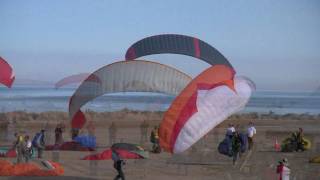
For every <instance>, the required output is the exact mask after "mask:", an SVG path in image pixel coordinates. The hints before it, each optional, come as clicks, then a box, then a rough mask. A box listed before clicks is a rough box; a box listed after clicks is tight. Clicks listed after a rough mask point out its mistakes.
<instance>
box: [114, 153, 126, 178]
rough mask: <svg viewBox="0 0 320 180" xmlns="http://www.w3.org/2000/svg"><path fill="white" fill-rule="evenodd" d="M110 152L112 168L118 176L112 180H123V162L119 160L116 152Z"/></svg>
mask: <svg viewBox="0 0 320 180" xmlns="http://www.w3.org/2000/svg"><path fill="white" fill-rule="evenodd" d="M111 151H112V160H113V167H114V168H115V169H116V170H117V172H118V175H117V176H116V177H115V178H114V180H118V179H122V180H125V177H124V173H123V171H122V166H123V165H125V162H124V161H123V160H122V159H121V158H120V156H119V154H118V153H117V151H115V150H114V149H111Z"/></svg>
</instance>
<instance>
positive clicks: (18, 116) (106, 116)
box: [0, 109, 320, 128]
mask: <svg viewBox="0 0 320 180" xmlns="http://www.w3.org/2000/svg"><path fill="white" fill-rule="evenodd" d="M85 115H86V118H87V119H89V120H93V121H95V122H98V123H99V124H101V123H102V122H103V124H110V122H113V121H114V122H118V121H120V122H124V121H131V122H132V121H135V122H137V121H138V122H142V121H144V120H147V121H153V122H154V123H155V124H157V123H160V122H161V120H162V118H163V115H164V112H163V111H132V110H128V109H123V110H121V111H115V112H95V111H85ZM268 119H270V120H285V121H287V120H316V121H320V114H317V115H314V114H306V113H304V114H294V113H289V114H284V115H280V114H275V113H273V112H270V113H241V114H240V113H238V114H234V115H232V116H230V117H229V118H228V119H227V120H225V121H224V122H223V123H222V124H225V123H226V122H227V121H238V120H240V121H241V122H243V121H250V120H253V121H259V120H268ZM0 120H1V121H0V128H1V127H5V126H6V124H8V123H9V122H13V123H18V122H21V123H22V122H23V123H29V122H30V123H39V122H42V123H44V122H47V123H48V122H49V123H50V124H51V123H53V124H54V123H58V122H65V123H66V124H68V122H70V118H69V114H68V113H67V112H62V111H47V112H40V113H35V112H25V111H14V112H3V113H0Z"/></svg>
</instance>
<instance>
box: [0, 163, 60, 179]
mask: <svg viewBox="0 0 320 180" xmlns="http://www.w3.org/2000/svg"><path fill="white" fill-rule="evenodd" d="M41 166H44V167H45V168H43V167H41ZM41 166H40V165H38V164H36V163H34V162H29V163H21V164H12V163H11V162H9V161H6V160H0V176H61V175H63V174H64V169H63V167H62V166H61V165H60V164H59V163H55V162H51V161H41Z"/></svg>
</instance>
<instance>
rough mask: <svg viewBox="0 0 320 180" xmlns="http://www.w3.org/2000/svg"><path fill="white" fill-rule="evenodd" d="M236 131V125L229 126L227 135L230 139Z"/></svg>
mask: <svg viewBox="0 0 320 180" xmlns="http://www.w3.org/2000/svg"><path fill="white" fill-rule="evenodd" d="M235 131H236V129H235V128H234V125H233V124H229V125H228V128H227V133H226V135H227V136H228V137H229V138H232V135H233V133H234V132H235Z"/></svg>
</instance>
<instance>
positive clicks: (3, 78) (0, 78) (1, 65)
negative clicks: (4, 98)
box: [0, 57, 15, 88]
mask: <svg viewBox="0 0 320 180" xmlns="http://www.w3.org/2000/svg"><path fill="white" fill-rule="evenodd" d="M14 79H15V75H14V72H13V70H12V67H11V66H10V65H9V64H8V63H7V61H5V60H4V59H3V58H2V57H0V83H1V84H3V85H5V86H7V87H8V88H11V86H12V84H13V81H14Z"/></svg>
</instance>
